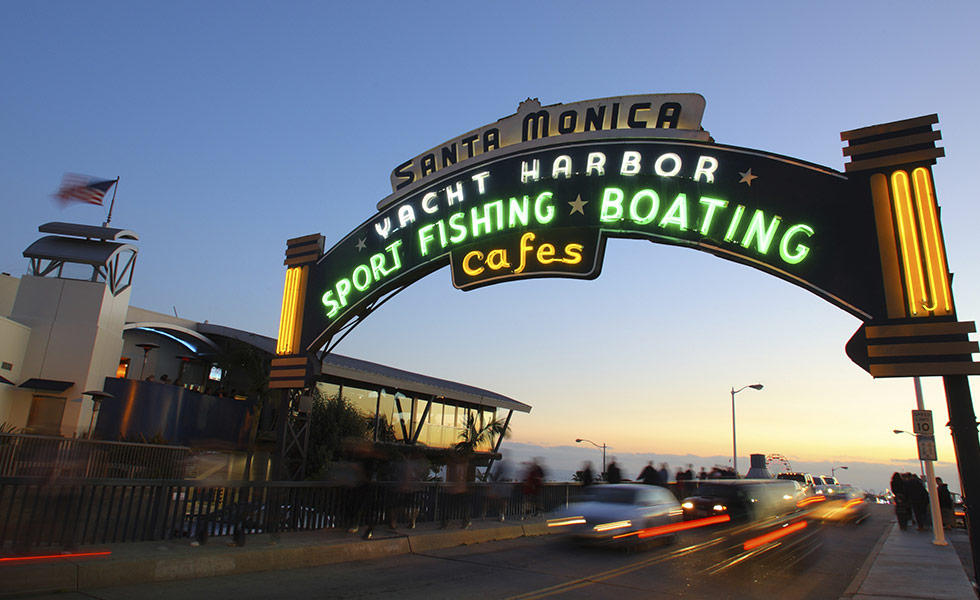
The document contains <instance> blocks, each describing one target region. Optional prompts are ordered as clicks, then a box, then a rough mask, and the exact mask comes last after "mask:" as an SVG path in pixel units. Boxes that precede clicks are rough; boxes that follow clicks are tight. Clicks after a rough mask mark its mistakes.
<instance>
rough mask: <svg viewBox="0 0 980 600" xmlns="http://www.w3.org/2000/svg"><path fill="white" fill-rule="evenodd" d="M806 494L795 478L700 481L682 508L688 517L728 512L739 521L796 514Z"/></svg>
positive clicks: (690, 518)
mask: <svg viewBox="0 0 980 600" xmlns="http://www.w3.org/2000/svg"><path fill="white" fill-rule="evenodd" d="M803 497H804V494H803V490H802V488H801V486H800V485H799V483H798V482H797V481H795V480H780V479H733V480H710V481H702V482H700V483H699V484H698V486H697V487H696V488H695V489H694V493H693V494H692V495H690V496H688V497H687V498H685V499H684V501H683V502H682V503H681V508H683V510H684V518H685V519H686V520H694V519H704V518H709V517H717V516H720V515H727V516H728V517H729V519H728V520H730V521H731V522H733V523H738V522H746V521H756V520H759V519H763V518H765V517H768V516H776V515H784V514H790V513H794V512H796V511H798V510H799V508H800V502H801V500H802V498H803Z"/></svg>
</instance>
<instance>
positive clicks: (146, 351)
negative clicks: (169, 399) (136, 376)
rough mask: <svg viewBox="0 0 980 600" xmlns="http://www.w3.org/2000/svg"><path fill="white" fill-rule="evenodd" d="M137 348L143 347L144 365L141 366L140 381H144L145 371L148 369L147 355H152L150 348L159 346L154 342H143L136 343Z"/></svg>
mask: <svg viewBox="0 0 980 600" xmlns="http://www.w3.org/2000/svg"><path fill="white" fill-rule="evenodd" d="M136 347H137V348H142V349H143V366H142V367H141V368H140V381H143V371H145V370H146V357H147V356H149V355H150V350H153V349H154V348H159V347H160V346H157V345H156V344H154V343H153V342H143V343H142V344H136Z"/></svg>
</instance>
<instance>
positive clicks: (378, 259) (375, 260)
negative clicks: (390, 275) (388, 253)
mask: <svg viewBox="0 0 980 600" xmlns="http://www.w3.org/2000/svg"><path fill="white" fill-rule="evenodd" d="M370 263H371V275H372V276H374V279H375V281H377V280H379V279H381V278H382V277H384V276H385V275H387V273H385V255H384V254H381V253H380V252H379V253H378V254H372V255H371V258H370Z"/></svg>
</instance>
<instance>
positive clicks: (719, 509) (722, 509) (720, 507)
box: [711, 504, 728, 512]
mask: <svg viewBox="0 0 980 600" xmlns="http://www.w3.org/2000/svg"><path fill="white" fill-rule="evenodd" d="M711 509H712V510H713V511H715V512H725V511H726V510H728V507H727V506H725V505H724V504H715V505H714V506H712V507H711Z"/></svg>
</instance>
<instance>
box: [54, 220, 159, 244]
mask: <svg viewBox="0 0 980 600" xmlns="http://www.w3.org/2000/svg"><path fill="white" fill-rule="evenodd" d="M37 230H38V231H40V232H41V233H57V234H60V235H74V236H78V237H85V238H95V239H98V240H139V239H140V238H139V236H138V235H136V234H135V233H133V232H132V231H130V230H128V229H115V228H112V227H99V226H98V225H82V224H80V223H63V222H60V221H53V222H51V223H45V224H44V225H41V226H40V227H38V228H37Z"/></svg>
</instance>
